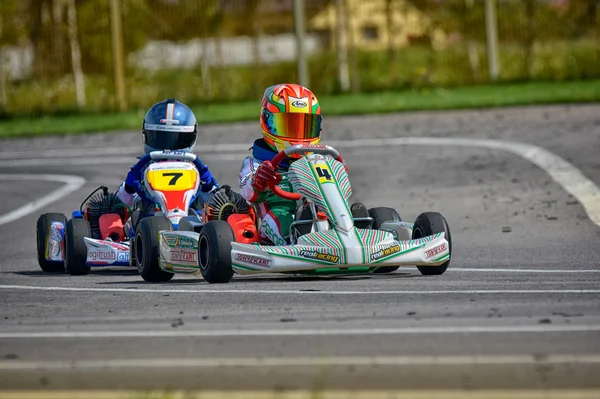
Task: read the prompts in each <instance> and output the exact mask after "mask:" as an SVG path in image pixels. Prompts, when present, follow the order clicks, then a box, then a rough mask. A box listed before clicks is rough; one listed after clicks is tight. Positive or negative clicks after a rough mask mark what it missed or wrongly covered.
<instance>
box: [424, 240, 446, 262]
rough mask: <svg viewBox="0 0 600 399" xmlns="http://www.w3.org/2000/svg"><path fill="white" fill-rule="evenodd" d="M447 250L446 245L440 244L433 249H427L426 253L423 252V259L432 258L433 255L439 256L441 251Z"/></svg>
mask: <svg viewBox="0 0 600 399" xmlns="http://www.w3.org/2000/svg"><path fill="white" fill-rule="evenodd" d="M446 248H447V245H446V243H443V244H440V245H438V246H437V247H433V248H431V249H428V250H427V251H425V257H426V258H432V257H434V256H435V255H437V254H439V253H440V252H442V251H445V250H446Z"/></svg>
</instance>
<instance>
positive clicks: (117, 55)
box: [110, 0, 127, 111]
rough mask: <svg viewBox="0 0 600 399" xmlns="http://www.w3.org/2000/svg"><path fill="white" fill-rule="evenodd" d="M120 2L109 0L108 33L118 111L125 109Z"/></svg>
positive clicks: (118, 0)
mask: <svg viewBox="0 0 600 399" xmlns="http://www.w3.org/2000/svg"><path fill="white" fill-rule="evenodd" d="M120 6H121V5H120V0H110V27H111V29H110V31H111V39H112V53H113V68H114V79H115V93H116V96H117V104H118V106H119V110H120V111H125V110H126V109H127V102H126V100H125V65H124V62H123V30H122V26H121V7H120Z"/></svg>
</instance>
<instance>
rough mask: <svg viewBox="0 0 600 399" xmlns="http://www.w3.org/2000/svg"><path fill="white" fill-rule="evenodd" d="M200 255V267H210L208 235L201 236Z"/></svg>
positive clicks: (204, 268)
mask: <svg viewBox="0 0 600 399" xmlns="http://www.w3.org/2000/svg"><path fill="white" fill-rule="evenodd" d="M198 252H199V253H198V256H199V258H200V267H201V268H202V270H206V269H207V268H208V260H209V259H210V250H209V249H208V239H207V238H206V236H202V237H200V242H199V243H198Z"/></svg>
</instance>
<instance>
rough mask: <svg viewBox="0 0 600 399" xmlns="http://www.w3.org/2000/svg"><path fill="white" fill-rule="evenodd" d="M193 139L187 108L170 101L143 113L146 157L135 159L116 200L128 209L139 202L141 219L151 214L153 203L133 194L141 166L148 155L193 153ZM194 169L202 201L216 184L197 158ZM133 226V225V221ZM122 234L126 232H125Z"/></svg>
mask: <svg viewBox="0 0 600 399" xmlns="http://www.w3.org/2000/svg"><path fill="white" fill-rule="evenodd" d="M197 135H198V124H197V122H196V116H195V115H194V113H193V112H192V110H191V109H190V108H189V107H188V106H187V105H185V104H183V103H181V102H179V101H177V100H174V99H168V100H166V101H162V102H159V103H157V104H154V105H153V106H152V107H151V108H150V110H149V111H148V113H146V116H145V117H144V121H143V126H142V137H143V143H144V152H145V154H146V155H144V156H141V157H138V158H139V161H138V163H137V164H136V165H133V166H132V167H131V169H130V171H129V173H127V177H126V178H125V181H124V182H123V184H121V186H120V187H119V190H118V192H117V196H118V197H119V199H120V200H121V201H122V202H123V203H124V204H126V205H127V206H129V207H133V205H134V204H135V203H137V202H139V201H140V200H141V201H142V204H141V206H140V209H141V212H142V217H144V216H146V215H147V214H151V213H153V212H154V203H150V201H147V200H145V199H143V198H141V197H140V196H139V195H138V194H137V192H136V188H139V185H140V180H141V179H142V176H141V173H142V171H143V169H144V166H145V165H146V164H147V163H148V162H149V161H150V155H148V154H149V153H150V152H152V151H163V150H171V151H182V152H193V151H194V147H195V145H196V138H197ZM194 165H196V168H198V172H199V173H200V180H201V185H200V187H199V190H198V191H199V192H198V193H197V195H198V197H200V198H201V199H202V200H204V201H206V200H207V198H208V193H209V192H210V191H212V190H214V189H216V188H218V185H217V181H216V179H215V178H214V176H213V175H212V173H211V172H210V170H209V169H208V167H207V166H206V165H204V164H203V163H202V161H201V160H200V158H198V157H197V158H196V159H195V160H194ZM138 191H139V190H138ZM135 224H137V221H136V222H135ZM126 231H129V230H128V229H126Z"/></svg>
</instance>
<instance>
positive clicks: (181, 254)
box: [171, 251, 198, 263]
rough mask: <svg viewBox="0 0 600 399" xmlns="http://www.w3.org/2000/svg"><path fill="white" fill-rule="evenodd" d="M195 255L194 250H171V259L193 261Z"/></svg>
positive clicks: (195, 257) (194, 260)
mask: <svg viewBox="0 0 600 399" xmlns="http://www.w3.org/2000/svg"><path fill="white" fill-rule="evenodd" d="M197 256H198V254H197V252H196V251H171V261H180V262H193V263H195V262H196V259H198V258H197Z"/></svg>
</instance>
